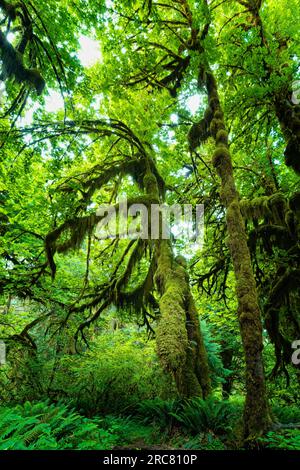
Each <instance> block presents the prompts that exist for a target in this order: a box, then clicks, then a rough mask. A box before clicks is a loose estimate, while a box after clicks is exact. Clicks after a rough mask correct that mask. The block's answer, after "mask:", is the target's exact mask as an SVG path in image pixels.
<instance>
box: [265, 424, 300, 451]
mask: <svg viewBox="0 0 300 470" xmlns="http://www.w3.org/2000/svg"><path fill="white" fill-rule="evenodd" d="M260 442H261V443H262V445H263V446H264V447H266V448H267V449H281V450H282V449H285V450H300V430H299V429H285V430H282V431H280V432H278V431H276V432H275V431H272V432H269V433H268V434H267V435H266V437H264V438H261V439H260Z"/></svg>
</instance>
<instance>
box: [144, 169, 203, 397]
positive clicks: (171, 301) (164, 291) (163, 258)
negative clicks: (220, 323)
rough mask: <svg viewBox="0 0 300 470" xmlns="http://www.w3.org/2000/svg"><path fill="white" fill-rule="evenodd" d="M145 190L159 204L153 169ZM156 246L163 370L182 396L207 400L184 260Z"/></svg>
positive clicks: (165, 243)
mask: <svg viewBox="0 0 300 470" xmlns="http://www.w3.org/2000/svg"><path fill="white" fill-rule="evenodd" d="M144 187H145V191H146V193H147V194H148V195H150V196H151V198H152V199H153V200H157V202H158V203H159V202H160V197H159V188H158V184H157V179H156V177H155V175H154V174H153V172H152V171H151V170H150V165H149V168H148V171H147V173H146V175H145V177H144ZM149 227H150V223H149ZM150 230H151V228H150ZM154 243H155V250H156V253H157V269H156V273H155V283H156V286H157V289H158V292H159V294H160V300H159V308H160V318H159V321H158V325H157V328H156V344H157V351H158V355H159V357H160V359H161V362H162V364H163V366H164V368H165V369H166V370H167V371H169V372H170V373H171V374H172V375H173V377H174V379H175V383H176V386H177V390H178V393H179V395H180V396H182V397H192V396H201V397H203V398H205V397H207V396H208V395H209V393H210V391H211V382H210V375H209V366H208V359H207V353H206V350H205V347H204V342H203V337H202V333H201V328H200V323H199V319H198V313H197V309H196V306H195V303H194V299H193V296H192V293H191V290H190V285H189V277H188V274H187V270H186V266H185V263H184V260H183V259H182V258H181V257H179V259H175V257H174V254H173V251H172V246H171V242H170V240H164V239H159V240H157V241H155V242H154Z"/></svg>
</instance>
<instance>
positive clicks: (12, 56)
mask: <svg viewBox="0 0 300 470" xmlns="http://www.w3.org/2000/svg"><path fill="white" fill-rule="evenodd" d="M0 58H1V60H2V72H1V76H0V79H1V80H6V79H9V78H12V77H13V78H15V79H16V81H17V82H20V83H24V82H25V83H29V84H30V85H31V86H33V87H34V88H35V89H36V92H37V94H38V95H40V94H41V93H42V92H43V90H44V88H45V80H44V79H43V77H42V76H41V74H40V72H39V71H38V70H36V69H28V68H26V67H25V66H24V64H23V57H22V54H21V53H20V52H18V51H17V50H16V49H15V48H14V47H13V46H12V45H11V44H10V42H8V41H7V39H6V37H5V35H4V34H3V33H2V31H0Z"/></svg>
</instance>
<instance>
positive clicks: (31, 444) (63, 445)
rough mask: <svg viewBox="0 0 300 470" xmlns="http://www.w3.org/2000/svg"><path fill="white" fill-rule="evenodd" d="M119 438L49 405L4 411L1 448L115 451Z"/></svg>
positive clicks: (93, 422) (0, 419) (27, 405)
mask: <svg viewBox="0 0 300 470" xmlns="http://www.w3.org/2000/svg"><path fill="white" fill-rule="evenodd" d="M116 441H117V437H116V436H114V435H113V434H111V433H110V432H109V431H108V430H104V429H102V428H101V427H100V426H99V423H98V422H97V421H96V420H89V419H87V418H84V417H82V416H81V415H79V414H78V413H77V412H75V411H74V410H72V409H69V408H68V407H67V406H66V405H64V404H62V403H59V404H57V405H54V404H49V402H39V403H34V404H32V403H29V402H26V403H25V404H24V405H23V406H20V405H18V406H16V407H14V408H0V449H1V450H24V449H40V450H46V449H58V450H59V449H86V450H91V449H111V448H112V447H113V446H114V445H115V443H116Z"/></svg>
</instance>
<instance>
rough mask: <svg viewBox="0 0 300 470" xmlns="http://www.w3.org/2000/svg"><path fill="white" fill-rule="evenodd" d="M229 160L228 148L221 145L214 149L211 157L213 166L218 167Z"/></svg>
mask: <svg viewBox="0 0 300 470" xmlns="http://www.w3.org/2000/svg"><path fill="white" fill-rule="evenodd" d="M229 160H230V153H229V150H228V149H227V148H226V146H225V145H223V146H219V147H217V148H216V150H215V151H214V154H213V158H212V163H213V166H214V167H215V168H218V167H220V166H221V165H223V164H224V163H226V161H229Z"/></svg>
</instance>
